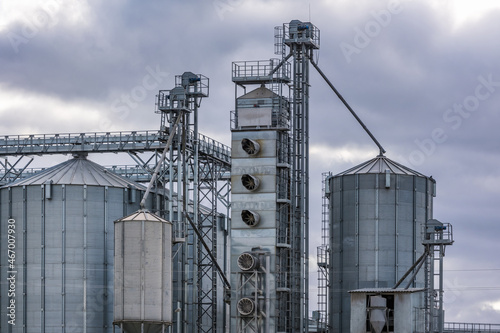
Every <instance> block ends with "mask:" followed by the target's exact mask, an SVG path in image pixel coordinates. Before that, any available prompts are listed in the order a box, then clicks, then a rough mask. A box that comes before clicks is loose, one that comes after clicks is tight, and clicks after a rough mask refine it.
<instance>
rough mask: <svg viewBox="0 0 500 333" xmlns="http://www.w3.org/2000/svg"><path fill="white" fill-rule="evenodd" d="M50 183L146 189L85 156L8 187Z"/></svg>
mask: <svg viewBox="0 0 500 333" xmlns="http://www.w3.org/2000/svg"><path fill="white" fill-rule="evenodd" d="M50 182H51V183H52V184H61V185H62V184H64V185H94V186H110V187H129V186H132V187H135V188H138V189H144V187H143V186H142V185H140V184H137V183H135V182H133V181H130V180H128V179H126V178H124V177H121V176H119V175H117V174H115V173H113V172H111V171H109V170H107V169H106V168H105V167H103V166H101V165H99V164H97V163H94V162H92V161H89V160H87V159H86V158H85V157H83V156H77V157H75V158H73V159H71V160H68V161H66V162H63V163H60V164H58V165H55V166H53V167H51V168H48V169H46V170H43V171H41V172H39V173H36V174H34V175H33V176H31V177H28V178H26V179H21V180H18V181H15V182H13V183H11V184H8V185H7V186H25V185H42V184H47V183H50Z"/></svg>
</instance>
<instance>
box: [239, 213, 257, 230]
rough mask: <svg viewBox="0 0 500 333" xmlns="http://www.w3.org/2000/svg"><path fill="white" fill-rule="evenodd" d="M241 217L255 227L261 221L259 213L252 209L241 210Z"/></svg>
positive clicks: (247, 223)
mask: <svg viewBox="0 0 500 333" xmlns="http://www.w3.org/2000/svg"><path fill="white" fill-rule="evenodd" d="M241 219H242V220H243V222H245V224H246V225H248V226H249V227H255V226H256V225H258V224H259V222H260V215H259V213H255V212H252V211H251V210H246V209H245V210H242V211H241Z"/></svg>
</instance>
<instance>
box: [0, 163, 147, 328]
mask: <svg viewBox="0 0 500 333" xmlns="http://www.w3.org/2000/svg"><path fill="white" fill-rule="evenodd" d="M143 190H144V188H143V187H142V186H141V185H138V184H136V183H134V182H131V181H128V180H126V179H124V178H122V177H119V176H117V175H115V174H113V173H111V172H109V171H107V170H106V169H105V168H104V167H102V166H99V165H98V164H96V163H94V162H91V161H89V160H87V159H86V158H85V156H81V155H80V156H76V157H75V158H73V159H71V160H68V161H66V162H63V163H61V164H58V165H56V166H54V167H52V168H49V169H46V170H44V171H42V172H40V173H38V174H35V175H34V176H32V177H30V178H27V179H24V180H20V181H18V182H14V183H11V184H8V185H6V186H4V187H2V188H1V189H0V221H1V228H2V229H1V230H5V231H7V229H8V228H12V229H14V230H15V233H12V234H11V235H10V236H9V234H8V233H7V232H2V233H1V239H0V260H1V262H0V263H1V268H2V269H1V281H2V287H1V289H0V299H1V301H0V302H1V310H0V312H1V317H0V331H1V332H10V331H12V332H47V333H48V332H112V329H113V328H112V321H113V247H114V231H113V221H114V220H116V219H118V218H120V217H123V216H126V215H128V214H130V213H132V212H134V211H136V210H137V209H139V201H140V198H141V196H140V191H143ZM148 206H150V205H148ZM9 225H14V227H10V226H9ZM11 236H14V237H15V238H12V237H11ZM9 237H10V238H11V239H9ZM9 242H10V243H13V245H12V246H11V248H9V247H8V244H9ZM8 250H12V251H13V252H12V251H11V252H7V251H8ZM9 255H10V257H9ZM11 272H12V273H11ZM12 275H13V276H14V277H15V279H13V281H14V283H12V284H11V286H9V285H6V284H5V283H3V281H7V277H10V276H12ZM11 287H13V288H11ZM12 289H14V292H11V291H12ZM12 304H14V306H13V309H10V310H9V309H8V305H12ZM6 311H7V313H6ZM9 312H10V314H12V313H13V314H14V315H15V319H14V320H15V325H12V322H11V323H9V322H8V320H10V317H9V316H8V314H9Z"/></svg>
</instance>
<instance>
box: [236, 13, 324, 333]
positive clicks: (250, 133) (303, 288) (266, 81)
mask: <svg viewBox="0 0 500 333" xmlns="http://www.w3.org/2000/svg"><path fill="white" fill-rule="evenodd" d="M275 37H276V44H275V46H276V50H277V53H278V54H279V55H281V56H282V58H281V59H271V60H269V61H245V62H237V63H233V82H234V83H235V95H236V96H235V98H236V110H235V111H234V112H233V113H232V119H231V120H232V126H231V130H232V156H231V158H232V169H231V182H232V192H231V193H232V204H231V205H232V225H231V244H232V245H231V285H232V286H233V290H234V292H233V294H232V307H233V308H232V324H231V325H232V326H233V327H236V332H307V329H308V321H307V318H308V246H309V244H308V223H309V202H308V192H309V186H308V180H309V179H308V178H309V160H308V155H309V134H308V131H309V58H312V53H313V51H314V50H315V49H318V48H319V30H318V29H317V28H316V27H314V26H313V25H312V24H311V23H303V22H300V21H297V20H294V21H291V22H290V23H287V24H284V25H283V26H282V27H278V28H276V34H275ZM289 59H291V60H290V62H289V61H288V60H289ZM252 86H253V87H252ZM250 87H252V88H253V90H251V91H249V92H248V91H247V88H250Z"/></svg>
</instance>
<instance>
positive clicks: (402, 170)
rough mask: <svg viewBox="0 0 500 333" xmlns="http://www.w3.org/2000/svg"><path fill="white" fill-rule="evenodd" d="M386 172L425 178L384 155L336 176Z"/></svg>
mask: <svg viewBox="0 0 500 333" xmlns="http://www.w3.org/2000/svg"><path fill="white" fill-rule="evenodd" d="M386 170H389V171H390V172H391V173H393V174H399V175H410V176H419V177H426V176H425V175H423V174H421V173H420V172H418V171H415V170H413V169H410V168H408V167H406V166H404V165H402V164H399V163H397V162H394V161H393V160H391V159H389V158H387V157H385V156H384V155H379V156H377V157H375V158H373V159H371V160H369V161H366V162H363V163H361V164H358V165H356V166H355V167H352V168H350V169H348V170H346V171H344V172H341V173H339V174H337V175H336V176H345V175H354V174H365V173H385V172H386Z"/></svg>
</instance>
